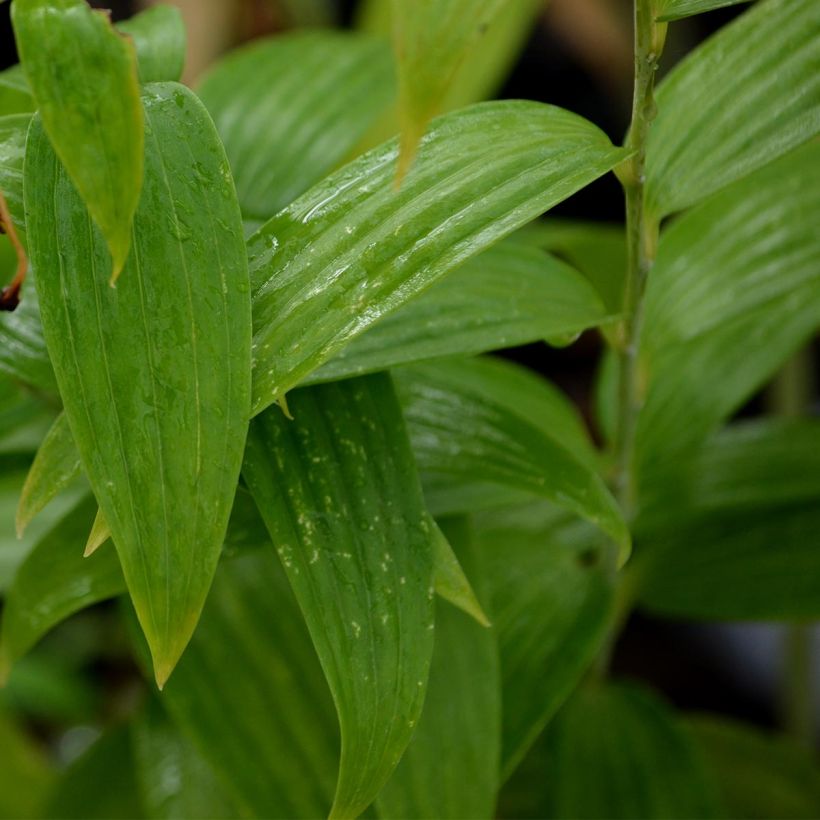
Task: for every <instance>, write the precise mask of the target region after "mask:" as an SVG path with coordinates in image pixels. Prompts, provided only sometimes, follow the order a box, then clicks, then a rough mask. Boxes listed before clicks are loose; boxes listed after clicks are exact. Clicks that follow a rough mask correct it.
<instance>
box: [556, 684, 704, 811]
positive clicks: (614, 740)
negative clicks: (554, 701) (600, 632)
mask: <svg viewBox="0 0 820 820" xmlns="http://www.w3.org/2000/svg"><path fill="white" fill-rule="evenodd" d="M546 744H547V748H548V750H549V752H550V758H549V763H548V765H547V767H546V770H545V771H542V772H541V779H542V782H544V783H548V784H549V787H548V789H546V791H547V806H546V808H547V812H546V813H545V814H544V815H542V816H546V817H555V818H562V817H579V818H594V817H612V818H633V817H645V818H659V819H660V818H688V817H701V818H707V817H714V816H716V814H717V796H716V794H715V792H714V788H713V785H712V782H711V779H710V777H709V773H708V770H707V767H706V763H705V761H704V760H703V759H702V757H701V756H700V754H699V750H698V748H697V746H696V744H695V742H694V740H693V738H692V737H691V736H690V735H689V733H688V732H687V731H686V727H685V726H684V725H683V723H682V721H680V720H679V719H678V717H677V716H676V715H675V713H674V712H673V711H672V710H671V709H670V708H669V707H668V706H666V705H665V704H664V703H662V702H661V701H660V700H658V699H657V698H656V697H655V696H653V695H652V694H651V693H649V692H646V691H643V690H641V689H639V688H637V687H634V686H627V685H623V684H609V685H597V686H588V687H584V688H583V689H581V690H580V691H579V692H578V693H577V694H576V695H575V697H573V699H572V700H571V701H570V702H569V703H568V704H567V706H566V707H565V708H564V709H563V710H562V711H561V713H560V714H559V715H558V716H557V717H556V719H555V721H553V723H552V725H551V726H550V728H549V730H548V735H547V738H546Z"/></svg>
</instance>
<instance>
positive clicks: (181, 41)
mask: <svg viewBox="0 0 820 820" xmlns="http://www.w3.org/2000/svg"><path fill="white" fill-rule="evenodd" d="M117 29H118V30H119V31H121V32H122V33H123V34H127V35H128V36H129V37H131V39H132V40H133V41H134V47H135V49H136V52H137V70H138V72H139V79H140V82H142V83H155V82H160V81H162V80H178V79H179V78H180V77H181V76H182V69H183V68H184V67H185V48H186V45H187V43H186V35H185V25H184V23H183V22H182V14H181V13H180V11H179V9H178V8H175V7H174V6H164V5H157V6H152V7H151V8H148V9H146V10H145V11H143V12H140V14H137V15H135V16H134V17H132V18H131V19H130V20H125V21H123V22H122V23H118V24H117Z"/></svg>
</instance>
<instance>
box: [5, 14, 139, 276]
mask: <svg viewBox="0 0 820 820" xmlns="http://www.w3.org/2000/svg"><path fill="white" fill-rule="evenodd" d="M11 16H12V21H13V23H14V34H15V37H16V39H17V49H18V51H19V52H20V62H21V63H22V64H23V68H24V69H25V71H26V75H27V77H28V80H29V83H30V84H31V89H32V92H33V94H34V99H35V100H36V102H37V108H38V110H39V112H40V117H41V118H42V124H43V128H44V129H45V132H46V133H47V134H48V137H49V139H50V141H51V143H52V145H53V146H54V150H55V151H56V153H57V156H59V157H60V160H61V161H62V163H63V165H64V166H65V168H66V170H67V172H68V176H69V177H70V179H71V180H72V181H73V183H74V185H75V186H76V188H77V190H78V191H79V194H80V196H81V197H82V200H83V202H84V203H85V205H86V207H87V208H88V211H89V213H90V214H91V216H92V218H93V219H94V222H95V223H96V224H97V225H98V226H99V228H100V230H101V232H102V235H103V237H104V238H105V241H106V243H107V245H108V248H109V250H110V253H111V259H110V262H109V270H108V274H109V275H110V276H111V278H112V280H113V279H116V278H117V276H118V275H119V273H120V271H121V270H122V268H123V265H124V264H125V260H126V258H127V257H128V252H129V248H130V246H131V223H132V220H133V218H134V213H135V211H136V209H137V204H138V202H139V199H140V189H141V187H142V175H143V153H144V145H145V140H144V123H143V111H142V105H140V96H139V85H138V82H137V61H136V53H135V49H134V45H133V43H132V42H131V41H130V40H128V39H127V38H125V37H122V36H121V35H119V34H117V32H116V31H115V30H114V29H113V28H112V26H111V23H110V21H109V19H108V17H107V15H106V14H104V13H100V12H97V11H93V10H92V9H91V8H90V7H89V5H88V4H87V3H86V2H85V0H14V3H13V4H12V7H11Z"/></svg>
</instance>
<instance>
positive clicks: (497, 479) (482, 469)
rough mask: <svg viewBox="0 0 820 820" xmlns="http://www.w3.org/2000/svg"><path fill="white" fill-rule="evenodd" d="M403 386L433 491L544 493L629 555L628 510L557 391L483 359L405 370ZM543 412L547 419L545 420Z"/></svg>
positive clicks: (398, 375)
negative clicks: (468, 487) (535, 415)
mask: <svg viewBox="0 0 820 820" xmlns="http://www.w3.org/2000/svg"><path fill="white" fill-rule="evenodd" d="M396 378H397V385H398V387H399V394H400V396H401V400H402V406H403V408H404V414H405V418H406V419H407V425H408V428H409V431H410V437H411V440H412V442H413V450H414V452H415V455H416V461H417V463H418V465H419V469H420V471H421V472H422V474H423V475H424V477H425V487H427V486H429V485H430V484H433V485H434V486H435V485H439V487H441V485H444V487H445V488H446V486H447V484H451V485H452V484H455V485H459V484H463V483H465V482H479V483H481V484H487V483H491V484H500V485H503V486H509V487H512V488H514V489H516V490H520V491H524V492H529V493H532V494H533V495H539V496H542V497H545V498H548V499H550V500H551V501H554V502H555V503H557V504H559V505H560V506H562V507H564V508H566V509H568V510H570V511H572V512H575V513H577V514H578V515H580V516H581V517H583V518H586V519H588V520H589V521H591V522H592V523H594V524H595V525H596V526H598V527H599V528H600V529H601V530H603V531H604V532H605V533H607V534H608V535H610V536H612V537H613V538H614V539H615V540H616V541H617V542H618V543H619V544H620V545H621V546H622V548H624V549H627V548H628V545H629V533H628V531H627V528H626V525H625V523H624V521H623V519H622V517H621V513H620V511H619V509H618V506H617V504H616V502H615V500H614V499H613V498H612V497H611V495H610V494H609V491H608V490H607V489H606V485H605V484H604V482H603V480H602V479H601V477H600V476H599V475H598V473H597V472H596V471H595V467H594V464H593V463H592V458H593V457H592V454H591V449H590V446H589V444H588V441H586V440H585V437H584V434H583V432H582V431H580V429H579V426H578V421H577V419H576V417H575V416H574V414H573V412H572V410H571V409H570V407H569V405H568V403H567V402H566V400H565V399H562V398H560V397H559V395H558V394H557V391H554V390H552V389H550V387H549V386H548V385H545V384H543V383H542V382H541V381H540V380H538V379H537V378H535V377H534V376H530V375H528V374H525V373H522V372H521V371H520V370H519V369H518V368H515V367H514V366H512V365H505V364H504V363H502V362H494V361H491V360H481V359H477V360H469V359H454V360H446V361H442V362H435V363H430V364H426V365H414V366H412V367H407V368H401V369H398V370H396ZM533 382H535V384H534V385H533V384H532V383H533ZM522 394H523V395H524V398H523V399H522V401H521V404H519V403H518V401H517V399H518V397H519V396H521V395H522ZM535 408H538V409H540V410H542V411H543V412H542V413H541V415H540V418H539V419H538V421H537V422H536V421H535V420H534V419H532V418H531V413H532V410H533V409H535ZM439 492H441V490H439Z"/></svg>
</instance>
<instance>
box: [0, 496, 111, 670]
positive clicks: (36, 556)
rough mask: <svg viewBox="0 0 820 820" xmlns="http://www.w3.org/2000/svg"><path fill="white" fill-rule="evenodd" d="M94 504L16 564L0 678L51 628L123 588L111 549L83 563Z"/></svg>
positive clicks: (0, 638) (0, 636) (0, 641)
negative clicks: (82, 557) (83, 551)
mask: <svg viewBox="0 0 820 820" xmlns="http://www.w3.org/2000/svg"><path fill="white" fill-rule="evenodd" d="M95 509H96V504H95V503H94V502H93V501H92V500H90V499H88V500H86V501H84V502H83V503H81V504H80V505H79V506H78V507H77V508H76V509H74V510H73V511H72V512H71V513H69V514H68V515H67V516H66V517H65V518H63V519H62V520H61V521H60V522H59V524H57V525H56V526H55V527H54V528H53V529H52V530H51V531H50V532H48V533H47V534H46V535H45V536H44V537H43V538H42V539H41V540H40V541H39V542H38V543H37V545H36V546H35V547H34V549H33V550H32V551H31V552H30V553H29V554H28V556H27V557H26V559H25V561H23V563H22V564H21V565H20V568H19V569H18V570H17V574H16V575H15V576H14V581H13V582H12V584H11V586H10V587H9V590H8V593H7V595H6V602H5V607H4V609H3V618H2V632H0V678H5V677H6V676H7V675H8V672H9V670H10V668H11V665H12V664H13V663H14V662H15V661H16V660H17V659H18V658H21V657H22V656H23V655H24V654H25V653H26V652H28V650H29V649H30V648H31V647H32V646H34V644H35V643H36V642H37V641H38V640H39V639H40V638H41V637H42V636H43V635H45V634H46V632H48V631H49V630H50V629H51V628H52V627H54V626H55V625H56V624H58V623H60V622H61V621H63V620H65V618H67V617H68V616H69V615H71V614H72V613H73V612H77V611H79V610H80V609H84V608H85V607H87V606H90V605H91V604H94V603H97V602H98V601H104V600H106V599H108V598H112V597H114V596H115V595H118V594H119V593H120V592H122V591H123V589H124V583H123V578H122V570H121V569H120V565H119V562H118V561H117V556H116V553H115V552H114V550H102V551H101V552H100V553H99V554H98V555H95V556H93V557H92V558H88V559H85V560H82V559H81V557H80V556H81V555H82V548H83V545H84V544H85V538H86V535H87V534H88V529H89V527H90V526H91V521H92V519H93V517H94V512H95Z"/></svg>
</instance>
